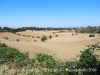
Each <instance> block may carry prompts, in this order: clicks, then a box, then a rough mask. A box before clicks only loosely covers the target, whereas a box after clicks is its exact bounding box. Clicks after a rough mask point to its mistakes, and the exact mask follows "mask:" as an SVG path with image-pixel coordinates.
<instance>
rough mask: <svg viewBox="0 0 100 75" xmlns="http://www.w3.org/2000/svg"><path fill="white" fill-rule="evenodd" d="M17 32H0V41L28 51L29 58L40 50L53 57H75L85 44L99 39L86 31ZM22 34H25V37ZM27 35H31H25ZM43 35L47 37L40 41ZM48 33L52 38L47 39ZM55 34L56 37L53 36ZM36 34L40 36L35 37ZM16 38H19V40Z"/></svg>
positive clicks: (93, 42) (62, 58)
mask: <svg viewBox="0 0 100 75" xmlns="http://www.w3.org/2000/svg"><path fill="white" fill-rule="evenodd" d="M53 32H55V34H53ZM18 33H19V34H21V35H20V36H19V35H17V34H13V33H10V32H3V33H0V41H1V42H4V43H6V44H7V45H8V46H11V47H14V48H17V49H19V50H20V51H21V52H29V56H30V57H31V58H32V57H34V54H35V53H38V52H41V53H45V54H50V55H53V56H54V57H55V58H57V59H61V60H67V59H73V58H76V55H77V54H80V51H81V50H83V49H84V48H86V45H91V44H95V43H97V42H99V41H100V36H99V34H95V37H89V34H88V33H82V34H81V33H78V34H77V35H76V33H75V32H67V31H66V32H61V33H58V31H30V30H27V31H22V32H18ZM72 34H74V35H72ZM23 35H26V37H25V36H23ZM27 35H30V36H31V37H27ZM43 35H45V36H47V38H48V39H47V40H46V41H45V42H42V41H41V38H42V36H43ZM49 35H51V36H52V39H49ZM56 35H58V37H55V36H56ZM32 36H34V38H32ZM37 36H38V37H40V38H37ZM3 37H8V38H9V39H8V40H6V39H3ZM16 39H19V42H18V41H16ZM34 40H36V41H34Z"/></svg>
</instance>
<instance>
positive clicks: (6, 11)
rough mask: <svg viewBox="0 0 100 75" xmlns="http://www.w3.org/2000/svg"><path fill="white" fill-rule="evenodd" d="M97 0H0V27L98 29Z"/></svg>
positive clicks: (99, 13)
mask: <svg viewBox="0 0 100 75" xmlns="http://www.w3.org/2000/svg"><path fill="white" fill-rule="evenodd" d="M99 3H100V0H0V26H1V27H4V26H8V27H15V28H18V27H31V26H33V27H34V26H36V27H86V26H100V4H99Z"/></svg>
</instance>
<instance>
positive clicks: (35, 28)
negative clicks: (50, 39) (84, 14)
mask: <svg viewBox="0 0 100 75" xmlns="http://www.w3.org/2000/svg"><path fill="white" fill-rule="evenodd" d="M66 29H67V30H72V29H74V30H76V28H52V27H35V26H34V27H22V28H16V29H15V28H10V27H6V26H5V27H0V32H13V33H15V32H18V31H26V30H32V31H33V30H38V31H39V30H66Z"/></svg>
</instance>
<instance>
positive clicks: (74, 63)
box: [0, 43, 100, 75]
mask: <svg viewBox="0 0 100 75" xmlns="http://www.w3.org/2000/svg"><path fill="white" fill-rule="evenodd" d="M96 50H100V44H99V43H97V44H93V45H87V49H84V51H81V54H80V55H79V56H78V57H79V58H80V59H79V60H67V61H65V62H62V61H59V60H56V59H54V58H53V56H51V55H47V54H43V53H36V54H35V56H34V58H29V53H28V52H27V53H21V52H20V51H19V50H17V49H15V48H11V47H8V46H7V45H6V44H4V43H0V66H2V65H3V64H7V66H8V67H9V68H8V69H6V72H4V71H3V72H2V74H1V75H11V74H8V73H7V70H11V69H12V68H13V69H20V70H19V71H18V70H17V71H14V75H18V74H21V75H99V74H100V57H99V56H98V55H97V54H95V51H96ZM7 66H6V67H7ZM23 69H24V70H25V71H23ZM32 69H33V70H32ZM8 72H9V71H8Z"/></svg>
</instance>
